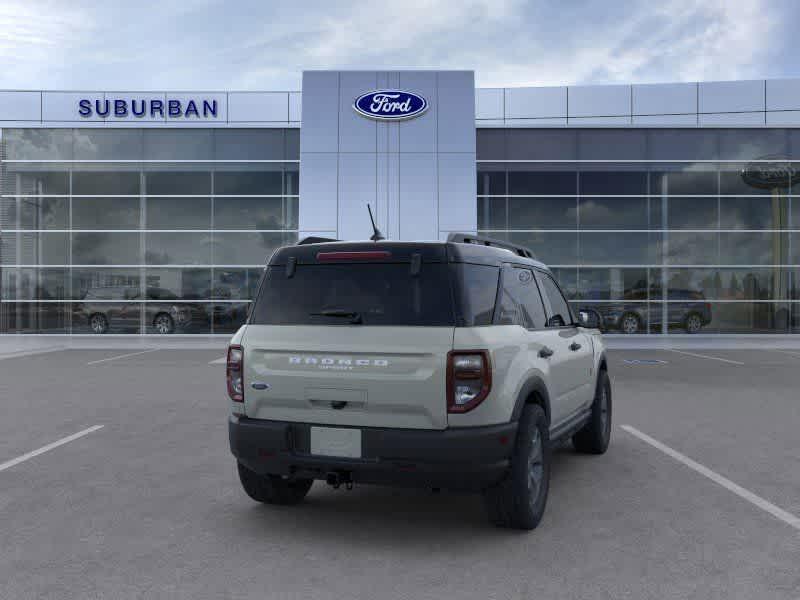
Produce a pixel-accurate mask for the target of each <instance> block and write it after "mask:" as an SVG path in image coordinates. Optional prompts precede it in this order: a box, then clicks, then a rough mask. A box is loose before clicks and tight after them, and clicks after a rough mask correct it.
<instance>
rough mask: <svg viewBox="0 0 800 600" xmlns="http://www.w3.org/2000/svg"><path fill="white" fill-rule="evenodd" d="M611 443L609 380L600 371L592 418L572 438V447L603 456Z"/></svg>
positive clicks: (602, 370) (606, 374)
mask: <svg viewBox="0 0 800 600" xmlns="http://www.w3.org/2000/svg"><path fill="white" fill-rule="evenodd" d="M609 441H611V380H610V379H609V378H608V372H607V371H606V370H605V369H601V370H600V373H599V374H598V377H597V388H596V390H595V394H594V402H592V416H591V417H589V422H588V423H586V425H585V426H584V428H583V429H581V430H580V431H578V432H577V433H576V434H575V435H573V436H572V445H573V446H575V449H576V450H577V451H578V452H585V453H586V454H603V453H604V452H605V451H606V450H607V449H608V443H609Z"/></svg>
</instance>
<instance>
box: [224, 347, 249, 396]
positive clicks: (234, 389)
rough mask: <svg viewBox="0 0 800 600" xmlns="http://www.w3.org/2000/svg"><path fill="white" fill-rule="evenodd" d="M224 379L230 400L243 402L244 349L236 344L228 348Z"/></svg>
mask: <svg viewBox="0 0 800 600" xmlns="http://www.w3.org/2000/svg"><path fill="white" fill-rule="evenodd" d="M225 379H226V381H227V384H228V396H229V397H230V399H231V400H233V401H234V402H244V348H242V347H241V346H239V345H237V344H231V345H230V346H228V360H227V366H226V368H225Z"/></svg>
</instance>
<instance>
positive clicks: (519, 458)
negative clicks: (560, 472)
mask: <svg viewBox="0 0 800 600" xmlns="http://www.w3.org/2000/svg"><path fill="white" fill-rule="evenodd" d="M549 441H550V440H549V428H548V425H547V417H546V416H545V414H544V411H543V410H542V408H541V407H540V406H538V405H536V404H526V405H525V408H524V409H523V411H522V416H521V417H520V420H519V428H518V429H517V439H516V441H515V444H514V453H513V454H512V455H511V470H510V472H509V473H508V475H507V476H506V478H505V479H504V480H503V481H501V482H500V483H499V484H498V485H496V486H494V487H491V488H489V489H487V490H486V491H484V494H483V498H484V503H485V505H486V512H487V513H488V515H489V520H490V521H491V522H492V523H494V524H495V525H499V526H501V527H513V528H515V529H534V528H535V527H536V526H537V525H538V524H539V521H541V519H542V515H544V509H545V506H546V504H547V493H548V491H549V489H550V444H549Z"/></svg>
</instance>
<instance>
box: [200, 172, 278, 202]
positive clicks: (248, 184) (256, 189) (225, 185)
mask: <svg viewBox="0 0 800 600" xmlns="http://www.w3.org/2000/svg"><path fill="white" fill-rule="evenodd" d="M214 193H215V194H224V195H229V196H246V195H254V194H270V195H277V196H280V195H281V194H283V173H282V172H281V171H232V172H231V171H217V172H215V173H214Z"/></svg>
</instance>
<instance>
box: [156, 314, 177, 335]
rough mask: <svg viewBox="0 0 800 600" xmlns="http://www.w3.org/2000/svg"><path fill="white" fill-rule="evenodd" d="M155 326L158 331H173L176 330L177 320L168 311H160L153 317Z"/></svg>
mask: <svg viewBox="0 0 800 600" xmlns="http://www.w3.org/2000/svg"><path fill="white" fill-rule="evenodd" d="M153 327H155V330H156V332H157V333H161V334H168V333H172V332H173V331H175V321H174V320H173V319H172V317H171V316H169V315H168V314H167V313H158V314H157V315H156V317H155V319H153Z"/></svg>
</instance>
